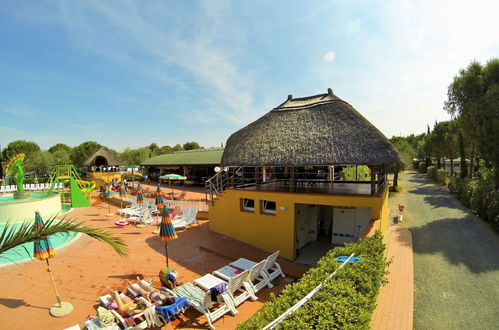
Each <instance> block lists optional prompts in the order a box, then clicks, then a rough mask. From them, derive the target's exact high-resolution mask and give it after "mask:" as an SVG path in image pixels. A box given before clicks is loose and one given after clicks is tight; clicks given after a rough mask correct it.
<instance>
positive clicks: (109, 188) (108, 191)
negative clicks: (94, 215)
mask: <svg viewBox="0 0 499 330" xmlns="http://www.w3.org/2000/svg"><path fill="white" fill-rule="evenodd" d="M112 187H113V185H112V184H111V182H108V183H107V186H106V198H111V197H113V189H112ZM107 206H108V208H109V213H108V214H106V215H107V216H108V217H112V216H113V215H114V214H112V213H111V203H110V202H109V201H108V202H107Z"/></svg>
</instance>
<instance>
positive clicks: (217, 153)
mask: <svg viewBox="0 0 499 330" xmlns="http://www.w3.org/2000/svg"><path fill="white" fill-rule="evenodd" d="M223 152H224V150H223V149H209V150H203V149H200V150H192V151H177V152H175V153H173V154H164V155H159V156H154V157H152V158H149V159H148V160H146V161H144V162H142V163H141V165H219V164H220V161H221V160H222V154H223Z"/></svg>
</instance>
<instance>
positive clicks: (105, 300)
mask: <svg viewBox="0 0 499 330" xmlns="http://www.w3.org/2000/svg"><path fill="white" fill-rule="evenodd" d="M121 295H124V294H123V293H122V294H121ZM139 299H140V298H139ZM99 301H100V304H101V305H102V306H103V307H105V308H107V309H109V308H108V306H109V305H110V304H112V303H113V298H112V297H111V294H107V295H105V296H102V297H99ZM141 301H143V302H144V303H146V305H147V303H148V301H147V300H145V299H144V298H141ZM109 310H110V311H111V313H113V315H114V318H115V319H116V321H117V322H119V323H121V325H122V326H123V329H127V328H128V327H129V326H128V324H127V322H126V321H125V319H124V318H123V316H121V315H120V313H118V312H117V311H116V310H115V309H109ZM143 315H144V313H143V312H142V313H138V314H135V315H133V316H132V317H133V319H134V321H135V320H137V322H135V323H136V324H137V325H136V326H135V327H137V329H146V328H147V321H142V322H141V321H140V320H138V318H139V317H141V316H143ZM135 327H134V329H135Z"/></svg>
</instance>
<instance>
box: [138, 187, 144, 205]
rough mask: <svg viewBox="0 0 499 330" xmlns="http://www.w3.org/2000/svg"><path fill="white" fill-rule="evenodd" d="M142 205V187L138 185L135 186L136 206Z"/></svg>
mask: <svg viewBox="0 0 499 330" xmlns="http://www.w3.org/2000/svg"><path fill="white" fill-rule="evenodd" d="M142 203H144V195H143V194H142V186H141V185H140V183H139V184H138V186H137V204H142Z"/></svg>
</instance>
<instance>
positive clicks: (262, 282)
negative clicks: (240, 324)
mask: <svg viewBox="0 0 499 330" xmlns="http://www.w3.org/2000/svg"><path fill="white" fill-rule="evenodd" d="M264 267H265V259H264V260H262V261H260V262H259V263H257V264H255V265H254V266H253V267H251V268H250V269H249V276H248V278H247V279H246V280H245V281H244V287H245V288H246V290H247V291H248V292H250V296H251V299H252V300H253V301H254V300H257V299H258V298H257V297H256V293H257V292H258V291H260V290H261V289H262V288H264V287H265V286H267V282H268V280H267V278H266V276H265V275H264V273H263V268H264ZM241 272H242V270H240V269H238V268H234V267H232V266H230V265H227V266H224V267H222V268H220V269H217V270H216V271H214V272H213V275H216V276H218V277H220V278H223V279H224V280H227V281H228V280H230V279H231V278H232V277H235V276H237V275H238V274H240V273H241ZM271 285H272V284H271Z"/></svg>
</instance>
